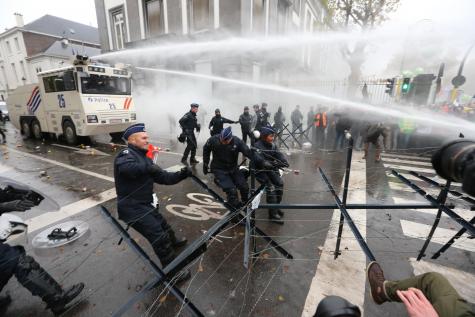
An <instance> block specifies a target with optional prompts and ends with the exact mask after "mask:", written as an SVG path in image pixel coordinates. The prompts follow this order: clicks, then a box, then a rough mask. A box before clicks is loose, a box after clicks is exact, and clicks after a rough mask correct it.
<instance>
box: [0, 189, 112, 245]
mask: <svg viewBox="0 0 475 317" xmlns="http://www.w3.org/2000/svg"><path fill="white" fill-rule="evenodd" d="M114 198H116V193H115V188H111V189H108V190H106V191H104V192H102V193H100V194H99V195H97V196H92V197H88V198H85V199H82V200H79V201H76V202H74V203H71V204H69V205H66V206H63V207H61V209H60V210H59V211H50V212H46V213H44V214H41V215H39V216H36V217H33V218H30V219H27V220H25V222H26V224H27V225H28V233H32V232H34V231H37V230H40V229H43V228H45V227H48V226H50V225H52V224H54V223H56V222H59V221H61V220H64V219H67V218H69V217H72V216H74V215H77V214H79V213H81V212H83V211H85V210H88V209H90V208H92V207H95V206H97V205H100V204H102V203H105V202H106V201H108V200H111V199H114ZM17 237H18V236H17ZM15 239H16V237H15V236H13V237H11V238H10V239H8V241H11V240H15Z"/></svg>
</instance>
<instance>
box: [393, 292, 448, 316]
mask: <svg viewBox="0 0 475 317" xmlns="http://www.w3.org/2000/svg"><path fill="white" fill-rule="evenodd" d="M397 295H398V296H399V298H400V299H401V301H402V302H403V303H404V306H406V310H407V313H408V315H409V317H439V315H438V314H437V312H436V311H435V309H434V307H433V306H432V304H431V303H430V302H429V300H428V299H427V298H426V297H425V296H424V293H422V291H421V290H419V289H417V288H412V287H411V288H409V289H408V290H407V291H397Z"/></svg>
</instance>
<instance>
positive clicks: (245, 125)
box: [239, 106, 253, 144]
mask: <svg viewBox="0 0 475 317" xmlns="http://www.w3.org/2000/svg"><path fill="white" fill-rule="evenodd" d="M239 123H240V124H241V133H242V141H243V142H244V144H246V142H247V137H249V140H252V138H253V135H252V116H251V114H250V113H249V107H248V106H245V107H244V112H243V113H242V114H241V115H240V116H239Z"/></svg>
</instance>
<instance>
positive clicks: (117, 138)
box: [109, 132, 124, 143]
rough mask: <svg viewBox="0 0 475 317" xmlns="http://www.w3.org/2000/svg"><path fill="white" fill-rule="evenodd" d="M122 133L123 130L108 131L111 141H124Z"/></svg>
mask: <svg viewBox="0 0 475 317" xmlns="http://www.w3.org/2000/svg"><path fill="white" fill-rule="evenodd" d="M123 134H124V132H112V133H109V135H110V136H111V142H116V143H124V141H123V140H122V135H123Z"/></svg>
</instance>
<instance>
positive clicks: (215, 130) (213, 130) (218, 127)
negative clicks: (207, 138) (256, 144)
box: [208, 109, 238, 136]
mask: <svg viewBox="0 0 475 317" xmlns="http://www.w3.org/2000/svg"><path fill="white" fill-rule="evenodd" d="M225 123H238V121H233V120H229V119H226V118H225V117H222V116H221V111H220V110H219V109H216V110H215V111H214V117H213V118H212V119H211V121H210V122H209V126H208V129H209V130H210V134H211V136H213V135H216V134H220V133H221V131H223V128H224V127H223V125H224V124H225Z"/></svg>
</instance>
